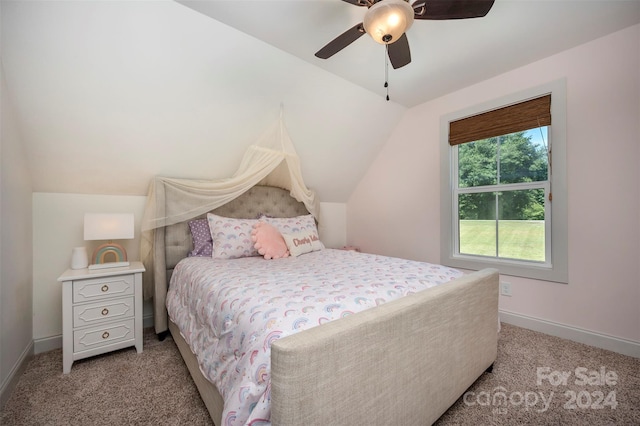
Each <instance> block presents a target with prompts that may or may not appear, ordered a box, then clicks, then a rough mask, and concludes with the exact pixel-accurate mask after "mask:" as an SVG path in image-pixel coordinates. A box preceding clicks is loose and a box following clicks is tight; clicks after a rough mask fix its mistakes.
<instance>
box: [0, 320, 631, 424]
mask: <svg viewBox="0 0 640 426" xmlns="http://www.w3.org/2000/svg"><path fill="white" fill-rule="evenodd" d="M498 346H499V347H498V358H497V360H496V363H495V367H494V370H493V373H485V374H483V375H482V376H481V377H480V378H479V379H478V380H477V381H476V383H474V384H473V386H472V387H471V388H470V389H469V390H468V392H467V393H466V394H465V395H464V396H463V397H461V398H460V399H459V400H458V401H457V402H456V403H455V404H454V405H453V406H452V407H451V408H450V409H449V410H448V411H447V412H446V413H445V414H444V415H443V416H442V417H441V418H440V420H438V422H437V423H436V424H437V425H438V426H445V425H474V426H475V425H515V424H527V425H590V426H597V425H640V360H639V359H636V358H631V357H627V356H624V355H619V354H616V353H613V352H609V351H605V350H601V349H596V348H593V347H590V346H586V345H581V344H578V343H574V342H570V341H567V340H562V339H558V338H556V337H551V336H547V335H544V334H541V333H536V332H533V331H530V330H525V329H522V328H518V327H514V326H510V325H506V324H505V325H503V328H502V331H501V332H500V339H499V343H498ZM539 368H540V369H541V370H540V375H541V376H542V377H543V378H542V379H541V380H540V384H538V381H539V380H538V369H539ZM581 368H584V369H586V370H585V371H584V373H583V372H582V370H581ZM603 368H604V370H605V373H604V380H602V377H601V369H603ZM576 369H578V372H577V373H578V374H576ZM543 373H544V374H543ZM563 373H569V376H568V377H567V379H566V384H565V383H564V381H563V379H562V374H563ZM583 375H584V376H585V377H586V379H587V380H586V381H587V382H588V383H582V382H583V381H584V380H583V378H582V376H583ZM614 375H615V376H617V380H614ZM614 381H615V384H613V382H614ZM606 382H608V383H609V384H607V383H606ZM502 395H504V398H502ZM572 396H575V399H574V398H573V397H572ZM428 403H429V402H428V401H425V404H428ZM0 424H2V425H83V426H84V425H211V424H213V423H212V422H211V420H210V418H209V415H208V412H207V410H206V408H205V407H204V405H203V403H202V401H201V400H200V397H199V396H198V392H197V390H196V387H195V385H194V384H193V382H192V381H191V379H190V377H189V375H188V372H187V369H186V367H185V366H184V364H183V362H182V359H181V358H180V354H179V353H178V350H177V348H176V346H175V344H174V342H173V340H172V339H171V337H168V338H167V339H166V340H165V341H164V342H159V341H158V340H157V338H156V336H155V335H154V334H153V333H151V332H150V331H148V330H147V331H145V336H144V351H143V353H142V354H137V353H136V351H135V349H134V348H129V349H123V350H120V351H117V352H112V353H110V354H105V355H102V356H98V357H94V358H89V359H86V360H81V361H76V362H75V363H74V365H73V368H72V370H71V373H70V374H68V375H63V374H62V352H61V350H54V351H51V352H47V353H43V354H39V355H36V356H35V357H34V358H33V359H32V360H31V361H30V362H29V365H28V367H27V369H26V371H25V373H24V374H23V375H22V377H21V378H20V381H19V383H18V385H17V387H16V389H15V391H14V392H13V394H12V395H11V397H10V399H9V401H8V402H7V404H6V406H5V407H4V409H3V411H2V413H1V415H0ZM363 424H367V425H369V424H371V423H370V422H364V421H363ZM400 426H402V425H400ZM407 426H409V425H407ZM411 426H414V425H411Z"/></svg>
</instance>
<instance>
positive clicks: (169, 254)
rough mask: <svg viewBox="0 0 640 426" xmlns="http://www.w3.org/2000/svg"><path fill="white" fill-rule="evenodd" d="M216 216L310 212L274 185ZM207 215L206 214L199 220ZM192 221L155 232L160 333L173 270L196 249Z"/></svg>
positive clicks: (155, 312) (156, 311)
mask: <svg viewBox="0 0 640 426" xmlns="http://www.w3.org/2000/svg"><path fill="white" fill-rule="evenodd" d="M171 202H173V200H171V194H170V192H167V193H166V194H165V203H166V204H170V203H171ZM212 213H215V214H217V215H219V216H226V217H233V218H241V219H254V218H257V217H258V216H259V215H260V214H265V215H268V216H272V217H294V216H299V215H304V214H308V213H309V212H308V211H307V209H306V207H305V205H304V204H303V203H301V202H299V201H297V200H296V199H294V198H293V197H291V195H290V194H289V191H288V190H285V189H282V188H276V187H272V186H254V187H253V188H251V189H250V190H248V191H247V192H245V193H244V194H242V195H241V196H239V197H238V198H236V199H234V200H233V201H231V202H229V203H227V204H225V205H224V206H221V207H218V208H217V209H215V210H213V211H212ZM205 216H206V214H204V215H201V216H199V217H205ZM194 219H195V218H194ZM188 222H189V221H185V222H180V223H176V224H175V225H170V226H167V227H165V228H158V229H156V230H155V236H154V249H153V257H154V271H153V274H154V297H153V298H154V301H153V305H154V309H153V315H154V325H155V331H156V333H157V334H160V333H163V332H165V331H166V330H167V329H168V318H167V310H166V306H165V303H166V295H167V289H168V284H169V282H170V281H171V274H172V273H173V268H174V267H175V266H176V264H177V263H178V262H179V261H180V260H181V259H183V258H185V257H187V253H189V251H190V250H191V249H192V248H193V243H192V241H191V233H190V231H189V225H188ZM147 273H149V272H147Z"/></svg>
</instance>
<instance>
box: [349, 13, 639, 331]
mask: <svg viewBox="0 0 640 426" xmlns="http://www.w3.org/2000/svg"><path fill="white" fill-rule="evenodd" d="M638 40H640V26H639V25H636V26H633V27H630V28H627V29H625V30H623V31H620V32H617V33H614V34H612V35H609V36H606V37H604V38H601V39H598V40H595V41H593V42H590V43H587V44H584V45H582V46H578V47H576V48H573V49H571V50H568V51H566V52H563V53H561V54H558V55H555V56H552V57H549V58H546V59H543V60H540V61H538V62H535V63H532V64H530V65H528V66H525V67H522V68H519V69H516V70H514V71H511V72H508V73H506V74H503V75H500V76H498V77H496V78H492V79H489V80H486V81H484V82H482V83H480V84H477V85H474V86H471V87H468V88H466V89H463V90H460V91H458V92H454V93H451V94H449V95H446V96H443V97H441V98H439V99H436V100H434V101H431V102H427V103H425V104H422V105H420V106H417V107H415V108H413V109H411V110H409V111H408V112H407V113H406V114H405V116H404V117H403V119H402V121H401V123H400V124H399V125H398V127H397V128H396V130H395V132H394V134H393V135H392V137H391V138H390V139H389V141H388V142H387V144H386V145H385V147H384V148H383V149H382V151H381V153H380V154H379V156H378V157H377V159H376V160H375V161H374V162H373V164H372V165H371V167H370V169H369V170H368V172H367V174H366V175H365V177H364V178H363V179H362V180H361V182H360V183H359V185H358V187H357V188H356V190H355V191H354V193H353V194H352V195H351V198H350V199H349V202H348V204H347V213H348V216H347V229H348V238H347V240H348V242H349V244H353V245H358V246H360V247H361V248H362V249H363V251H368V252H377V253H383V254H388V255H394V256H403V257H409V258H414V259H419V260H424V261H428V262H434V263H440V262H439V260H440V252H439V241H440V213H439V212H440V205H439V204H440V194H439V188H440V186H439V174H440V164H439V159H440V146H439V144H440V134H439V131H440V128H439V121H440V117H441V116H443V115H446V114H448V113H451V112H454V111H459V110H462V109H465V108H467V107H469V106H472V105H476V104H481V103H483V102H487V101H490V100H493V99H496V98H500V97H502V96H505V95H508V94H511V93H514V92H518V91H521V90H524V89H528V88H531V87H535V86H537V85H540V84H543V83H547V82H550V81H553V80H557V79H561V78H566V81H567V157H568V164H567V169H568V194H569V195H568V196H569V218H568V219H569V230H568V234H569V284H568V285H566V284H557V283H552V282H544V281H537V280H532V279H524V278H517V277H509V278H508V280H509V281H510V282H511V283H512V291H513V296H512V297H503V296H501V297H500V308H501V310H503V311H509V312H513V313H516V314H518V315H521V316H527V317H533V318H538V319H543V320H545V321H549V322H553V323H556V324H560V325H566V326H570V327H575V328H577V329H582V330H587V331H591V332H595V333H600V334H603V335H606V336H614V337H619V338H622V339H628V340H631V341H635V342H640V309H639V305H640V262H638V259H639V258H640V215H639V211H640V201H639V200H640V174H639V167H638V164H640V143H639V140H640V124H639V123H640V121H639V120H638V117H639V114H640V52H639V51H640V49H639V48H638Z"/></svg>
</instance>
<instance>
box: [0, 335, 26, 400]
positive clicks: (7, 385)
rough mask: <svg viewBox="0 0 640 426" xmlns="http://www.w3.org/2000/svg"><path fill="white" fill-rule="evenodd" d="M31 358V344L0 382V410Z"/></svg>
mask: <svg viewBox="0 0 640 426" xmlns="http://www.w3.org/2000/svg"><path fill="white" fill-rule="evenodd" d="M32 357H33V342H31V343H30V344H29V345H28V346H27V347H26V348H25V350H24V351H22V353H21V354H20V358H18V361H17V362H16V363H15V365H14V366H13V368H12V369H11V371H10V372H9V375H8V376H7V378H6V379H5V380H4V381H3V382H2V386H1V387H0V409H2V408H3V407H4V404H6V403H7V401H8V400H9V397H11V392H13V389H14V388H15V387H16V385H17V384H18V380H20V376H21V375H22V373H23V372H24V370H25V369H26V368H27V364H28V363H29V360H30V359H31V358H32Z"/></svg>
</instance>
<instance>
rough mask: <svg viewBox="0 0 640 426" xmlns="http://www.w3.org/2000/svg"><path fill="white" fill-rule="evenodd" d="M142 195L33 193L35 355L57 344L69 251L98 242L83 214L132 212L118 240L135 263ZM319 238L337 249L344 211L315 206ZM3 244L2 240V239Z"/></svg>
mask: <svg viewBox="0 0 640 426" xmlns="http://www.w3.org/2000/svg"><path fill="white" fill-rule="evenodd" d="M145 202H146V197H143V196H126V195H121V196H117V195H86V194H60V193H44V192H36V193H34V194H33V264H34V268H33V291H34V295H33V312H34V316H33V338H34V340H35V351H36V353H38V352H44V351H47V350H50V349H53V348H58V347H61V346H62V340H61V334H62V283H60V282H58V281H57V278H58V277H59V276H60V275H61V274H62V273H63V272H64V271H65V270H66V269H67V268H69V267H70V262H71V250H72V249H73V247H81V246H84V247H87V249H88V251H89V254H91V252H92V250H93V249H94V248H95V247H97V246H98V245H99V244H100V243H101V242H100V241H84V240H83V220H84V214H85V213H133V214H134V216H135V235H136V237H135V239H133V240H125V241H122V242H121V243H122V245H123V246H124V248H125V249H126V250H127V256H128V258H129V259H131V260H137V259H139V252H140V222H141V219H142V214H143V212H144V206H145ZM320 224H321V226H320V229H319V232H320V238H321V239H322V241H323V242H324V243H325V244H326V245H327V246H328V247H341V246H343V245H344V242H345V238H346V225H345V224H346V208H345V205H344V204H339V203H321V204H320ZM3 241H4V239H3ZM143 316H144V318H145V325H147V326H151V324H152V316H153V309H152V306H151V304H150V303H149V302H146V303H145V305H144V312H143Z"/></svg>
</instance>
